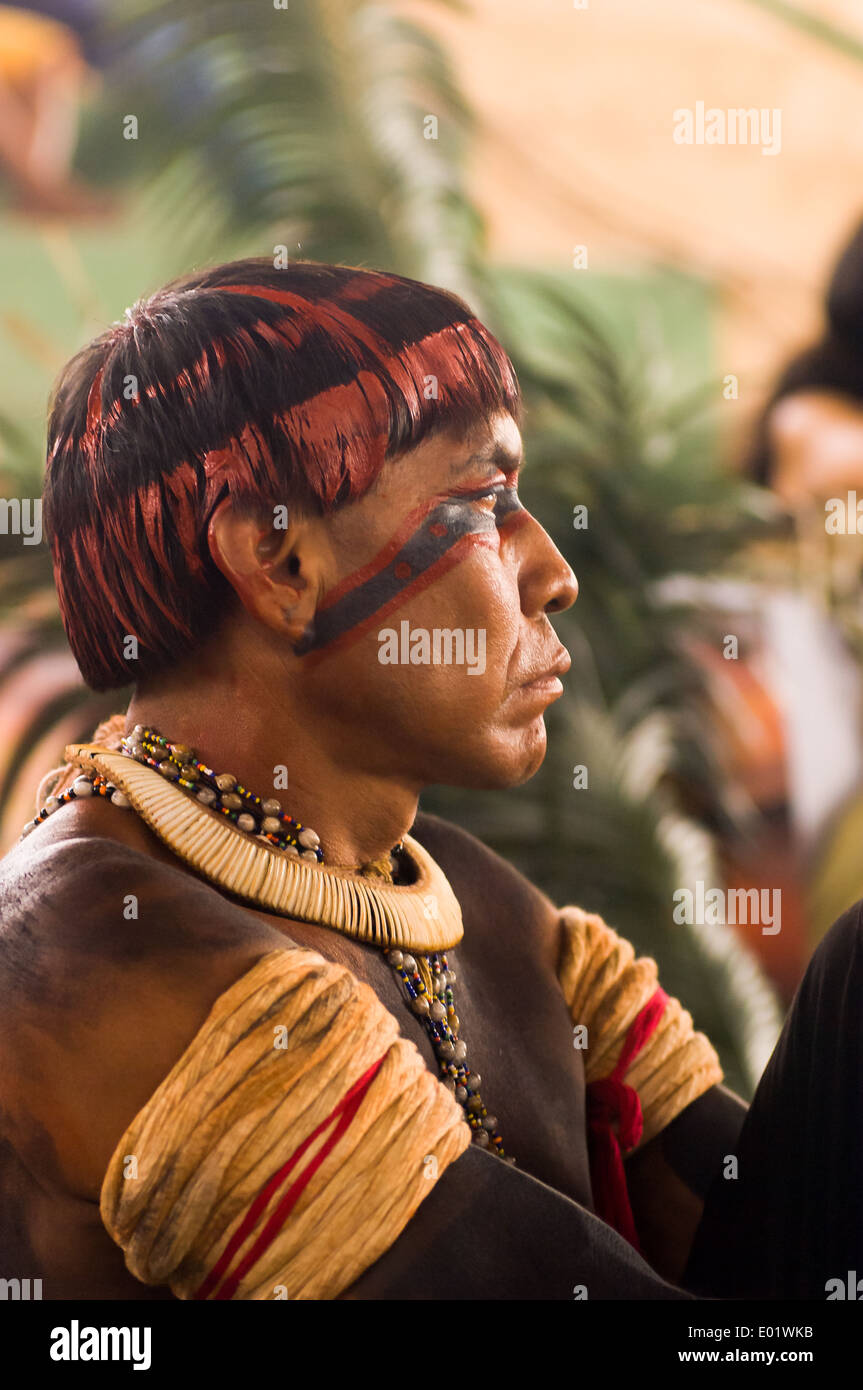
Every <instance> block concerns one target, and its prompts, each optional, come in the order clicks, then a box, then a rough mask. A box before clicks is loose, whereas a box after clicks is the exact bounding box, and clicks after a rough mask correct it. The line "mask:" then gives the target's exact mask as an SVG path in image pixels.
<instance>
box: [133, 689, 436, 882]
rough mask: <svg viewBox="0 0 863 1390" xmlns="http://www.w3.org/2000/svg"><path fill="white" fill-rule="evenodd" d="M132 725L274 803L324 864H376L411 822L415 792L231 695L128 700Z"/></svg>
mask: <svg viewBox="0 0 863 1390" xmlns="http://www.w3.org/2000/svg"><path fill="white" fill-rule="evenodd" d="M136 724H143V725H144V726H145V727H146V728H150V729H154V730H156V731H157V732H158V733H160V734H162V735H163V736H164V737H165V738H167V739H170V740H171V742H172V743H181V744H186V745H187V746H188V747H191V748H192V749H194V751H195V753H196V755H197V756H198V757H199V758H200V759H201V760H202V761H203V762H205V763H207V764H208V766H210V767H211V768H212V769H213V770H214V772H216V773H222V772H230V773H233V774H234V776H235V777H236V778H237V779H238V781H239V782H241V783H242V784H243V785H244V786H245V787H247V788H248V789H249V790H250V791H252V792H255V793H256V794H257V795H258V796H260V797H261V798H262V799H264V800H266V799H267V798H268V797H275V798H277V799H278V800H279V801H280V802H281V804H282V809H283V810H284V811H287V813H288V814H289V815H291V816H293V817H294V819H295V820H297V821H300V822H301V823H302V824H303V825H304V826H309V827H311V829H313V830H315V831H316V832H317V834H318V835H319V836H320V838H321V847H322V849H323V853H324V862H325V863H328V864H333V865H343V866H346V867H350V868H355V867H357V866H358V865H360V864H365V863H368V862H369V861H370V860H376V859H381V858H382V857H385V856H386V855H387V854H388V853H389V851H390V850H391V849H392V848H393V846H394V845H396V844H397V843H398V841H399V840H401V839H402V837H403V836H404V835H405V834H406V833H407V832H408V831H409V830H410V827H411V825H412V824H413V821H414V817H415V815H416V811H417V804H418V799H419V795H418V790H417V789H416V788H411V787H408V786H407V785H400V784H399V783H397V782H394V781H393V779H392V778H389V777H385V776H380V775H375V774H374V773H372V772H369V771H368V770H366V769H364V768H363V766H362V763H361V761H360V760H359V758H357V760H355V761H352V762H351V763H350V764H347V763H346V761H345V759H344V758H343V757H341V756H338V757H336V756H333V755H332V754H330V753H329V751H328V750H327V749H326V748H325V747H323V746H321V744H320V742H319V741H317V742H316V741H315V740H314V739H313V737H311V736H310V732H309V731H308V730H307V729H306V728H304V727H303V724H302V722H294V721H290V720H288V721H285V720H284V719H283V718H282V719H280V718H279V717H278V715H277V714H274V713H273V711H272V710H269V711H266V712H264V711H260V710H257V709H253V708H251V706H250V702H248V701H243V702H241V703H238V702H237V700H236V698H235V697H233V696H231V694H230V692H219V691H212V692H210V693H208V695H207V697H206V699H205V700H204V701H198V700H195V699H193V698H191V697H188V696H187V697H185V698H184V697H183V696H182V695H180V694H168V693H160V694H147V695H143V694H139V695H135V696H134V697H133V699H132V702H131V704H130V705H129V709H128V711H127V715H126V726H125V732H126V733H131V731H132V729H133V728H134V727H135V725H136ZM283 724H284V727H282V726H283ZM279 768H284V769H285V770H286V772H287V784H288V785H287V787H286V788H284V787H282V786H279V785H278V784H277V783H278V781H279V778H278V775H277V769H279ZM281 780H284V778H282V779H281Z"/></svg>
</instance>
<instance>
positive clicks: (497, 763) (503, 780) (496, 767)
mask: <svg viewBox="0 0 863 1390" xmlns="http://www.w3.org/2000/svg"><path fill="white" fill-rule="evenodd" d="M537 722H538V724H539V729H538V730H537V731H536V733H535V735H534V736H533V737H531V738H530V740H529V741H528V740H524V741H522V742H521V743H519V744H518V745H517V746H516V747H512V746H510V745H507V746H506V747H504V748H502V749H498V750H496V752H490V751H489V750H487V749H484V750H483V751H482V753H481V754H480V755H479V756H478V757H477V758H476V759H475V760H474V759H472V758H470V757H464V758H462V759H461V760H460V762H459V765H458V768H457V769H455V768H453V769H452V770H451V775H450V777H449V778H447V779H446V784H447V785H448V786H451V787H467V788H470V789H471V790H472V791H484V792H493V791H506V790H507V789H508V788H510V787H520V786H522V784H523V783H524V782H529V781H530V779H531V777H533V776H535V775H536V773H537V772H538V771H539V769H540V768H541V767H542V764H543V762H544V761H545V754H546V748H547V741H546V733H545V724H544V723H543V721H542V719H540V720H538V721H537ZM441 781H443V779H441Z"/></svg>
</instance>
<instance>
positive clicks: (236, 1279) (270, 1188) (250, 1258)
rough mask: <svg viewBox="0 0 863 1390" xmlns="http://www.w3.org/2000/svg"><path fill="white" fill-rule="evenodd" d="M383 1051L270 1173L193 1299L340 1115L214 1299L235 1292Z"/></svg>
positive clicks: (339, 1131) (222, 1270)
mask: <svg viewBox="0 0 863 1390" xmlns="http://www.w3.org/2000/svg"><path fill="white" fill-rule="evenodd" d="M386 1055H387V1054H386V1053H384V1054H383V1056H382V1057H379V1058H378V1060H377V1061H376V1062H373V1063H372V1065H371V1066H370V1067H369V1068H368V1070H367V1071H365V1072H363V1074H362V1076H360V1077H358V1079H357V1080H356V1081H355V1082H354V1084H353V1086H351V1088H350V1090H349V1091H347V1092H346V1094H345V1095H344V1096H343V1097H342V1099H341V1100H340V1101H339V1103H338V1104H337V1105H336V1106H335V1107H334V1109H333V1110H331V1111H330V1113H329V1115H328V1116H327V1117H326V1119H325V1120H323V1121H322V1122H321V1123H320V1124H319V1125H318V1126H317V1128H316V1129H315V1130H313V1131H312V1133H311V1134H310V1135H309V1136H308V1137H307V1138H306V1139H304V1140H303V1143H302V1144H301V1145H300V1147H299V1148H298V1149H296V1150H295V1151H294V1153H293V1154H292V1155H291V1157H290V1158H289V1159H288V1160H287V1162H286V1163H284V1164H283V1165H282V1167H281V1168H279V1169H278V1171H277V1172H276V1173H274V1174H273V1176H272V1177H271V1178H270V1180H269V1182H268V1183H267V1184H266V1185H265V1186H264V1188H263V1189H262V1190H261V1191H260V1192H259V1193H258V1196H257V1197H256V1198H255V1200H254V1202H253V1203H252V1205H251V1207H250V1208H249V1210H248V1211H247V1213H246V1215H245V1217H244V1218H243V1220H242V1221H241V1222H240V1225H239V1226H238V1227H237V1229H236V1231H235V1232H234V1234H233V1235H232V1237H231V1239H230V1240H229V1241H228V1244H227V1245H226V1246H225V1249H224V1250H223V1251H222V1254H221V1255H220V1256H219V1259H218V1260H217V1261H216V1264H215V1265H214V1266H213V1269H212V1270H211V1271H210V1273H209V1274H208V1275H207V1277H206V1279H205V1280H204V1282H203V1283H202V1284H201V1285H200V1287H199V1288H198V1289H197V1291H196V1292H195V1294H194V1295H193V1297H194V1298H195V1299H196V1300H200V1299H205V1298H208V1297H209V1295H210V1293H211V1292H212V1291H213V1289H215V1288H216V1286H217V1285H218V1284H219V1282H220V1281H221V1280H222V1278H223V1276H224V1275H225V1274H226V1271H227V1270H228V1268H229V1266H230V1264H231V1261H232V1260H233V1258H234V1256H235V1255H236V1254H237V1253H238V1252H239V1250H240V1249H241V1247H242V1246H243V1245H244V1244H245V1242H246V1241H247V1240H248V1238H249V1236H250V1235H251V1234H252V1232H253V1231H254V1229H255V1226H256V1225H257V1223H258V1220H259V1218H260V1217H261V1216H262V1215H263V1213H264V1211H265V1210H266V1208H267V1206H268V1205H269V1203H270V1201H271V1199H272V1198H273V1196H274V1195H275V1193H276V1192H277V1191H278V1189H279V1188H280V1187H281V1186H282V1184H283V1182H284V1181H285V1178H286V1177H288V1176H289V1174H290V1173H291V1171H292V1169H293V1168H294V1167H296V1165H297V1163H298V1162H299V1160H300V1159H301V1158H302V1156H303V1154H304V1153H305V1152H306V1150H307V1149H308V1148H309V1146H310V1145H311V1144H312V1143H313V1142H314V1140H315V1139H317V1138H318V1137H319V1136H320V1135H321V1134H323V1133H324V1132H325V1131H326V1130H327V1129H328V1127H329V1126H330V1125H331V1124H332V1122H333V1120H334V1119H336V1118H337V1117H340V1119H339V1123H338V1124H337V1126H336V1128H335V1129H334V1130H333V1133H332V1134H331V1135H330V1136H329V1138H328V1139H327V1140H326V1142H325V1143H324V1144H323V1145H322V1146H321V1148H320V1149H319V1150H318V1152H317V1153H316V1154H315V1156H314V1158H313V1159H312V1160H311V1162H310V1163H308V1164H307V1165H306V1168H305V1169H304V1170H303V1172H302V1173H301V1174H300V1175H299V1177H298V1178H297V1179H296V1181H295V1182H294V1183H293V1184H292V1185H291V1187H289V1188H288V1191H287V1192H286V1193H285V1194H284V1196H283V1197H282V1199H281V1201H280V1202H279V1203H278V1205H277V1206H276V1208H275V1210H274V1211H273V1213H272V1215H271V1216H270V1218H269V1220H268V1221H267V1223H266V1225H265V1226H264V1229H263V1230H262V1231H261V1233H260V1235H259V1236H258V1238H257V1240H256V1241H255V1243H254V1244H253V1245H252V1247H251V1249H250V1250H249V1251H248V1252H247V1253H246V1254H245V1255H244V1256H243V1258H242V1260H241V1261H240V1263H239V1265H238V1266H237V1267H236V1269H235V1270H234V1271H233V1273H232V1274H230V1275H229V1276H228V1277H227V1279H225V1282H224V1283H223V1284H222V1287H221V1288H220V1289H219V1290H218V1292H217V1293H216V1300H218V1301H223V1300H227V1299H230V1298H232V1297H233V1295H234V1293H235V1292H236V1290H237V1287H238V1286H239V1284H240V1281H241V1280H242V1279H243V1278H244V1277H245V1275H246V1274H247V1273H248V1271H249V1270H250V1269H251V1268H252V1267H253V1265H254V1264H255V1263H256V1262H257V1260H259V1259H260V1257H261V1255H262V1254H263V1253H264V1252H265V1250H267V1249H268V1248H269V1246H270V1245H271V1244H272V1242H273V1241H274V1239H275V1238H276V1236H277V1235H278V1233H279V1231H280V1230H281V1229H282V1227H283V1226H284V1224H285V1221H286V1220H287V1218H288V1216H289V1215H290V1213H291V1211H292V1210H293V1208H294V1207H295V1206H296V1203H297V1201H298V1199H299V1197H300V1196H301V1194H302V1192H303V1190H304V1189H305V1187H306V1186H307V1185H308V1183H309V1182H310V1180H311V1178H312V1177H313V1176H314V1174H315V1173H316V1172H317V1170H318V1168H319V1167H320V1166H321V1164H322V1163H323V1161H324V1159H325V1158H326V1157H327V1155H328V1154H329V1153H330V1152H331V1150H332V1149H333V1148H334V1147H335V1145H336V1144H337V1143H338V1141H339V1139H341V1137H342V1135H343V1134H344V1133H345V1132H346V1131H347V1130H348V1128H349V1127H350V1125H351V1124H352V1123H353V1120H354V1117H355V1116H356V1113H357V1111H358V1110H359V1108H360V1105H361V1104H362V1102H363V1098H364V1097H365V1094H366V1092H367V1091H368V1089H369V1086H370V1085H371V1083H372V1081H373V1080H374V1078H375V1076H376V1075H377V1073H378V1071H379V1070H380V1068H381V1067H382V1065H383V1063H384V1061H385V1059H386Z"/></svg>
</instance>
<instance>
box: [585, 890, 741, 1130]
mask: <svg viewBox="0 0 863 1390" xmlns="http://www.w3.org/2000/svg"><path fill="white" fill-rule="evenodd" d="M561 925H562V929H563V932H562V935H563V941H562V951H561V958H560V964H559V967H558V978H559V980H560V984H561V988H562V990H563V994H564V998H565V999H566V1003H567V1007H568V1008H569V1012H570V1017H571V1019H572V1022H573V1024H585V1025H586V1027H587V1047H586V1049H585V1051H584V1065H585V1079H586V1081H587V1083H588V1085H589V1084H590V1083H591V1082H593V1081H599V1080H601V1079H602V1078H604V1077H607V1076H609V1075H610V1074H611V1073H612V1071H613V1070H614V1068H615V1066H616V1064H617V1062H618V1060H619V1059H620V1057H621V1054H622V1051H623V1047H624V1042H625V1039H626V1034H627V1032H628V1030H629V1028H630V1026H631V1025H632V1023H633V1021H634V1020H635V1018H636V1016H637V1015H638V1014H639V1013H640V1012H641V1011H642V1010H643V1009H644V1007H645V1005H647V1003H648V1001H649V1000H651V999H652V998H653V997H654V996H655V995H656V991H657V989H658V988H659V982H658V977H657V966H656V961H654V960H652V959H651V958H650V957H649V956H640V957H639V958H638V959H636V957H635V952H634V950H633V948H632V946H631V945H630V943H629V942H628V941H625V940H624V939H623V938H622V937H620V936H618V934H617V932H615V931H613V930H612V929H611V927H608V926H606V924H605V922H604V921H603V920H602V918H601V917H599V916H598V915H597V914H596V913H590V912H583V911H582V909H581V908H578V907H565V908H563V909H562V911H561ZM723 1076H724V1073H723V1071H722V1068H721V1066H720V1065H719V1058H718V1056H717V1054H716V1051H715V1049H714V1047H713V1045H712V1043H711V1042H710V1040H709V1039H708V1038H707V1037H706V1036H705V1034H704V1033H697V1032H696V1031H695V1030H694V1028H693V1026H692V1016H691V1015H690V1014H689V1013H687V1011H686V1010H685V1009H684V1008H682V1006H681V1005H680V1003H679V1002H678V1000H677V999H673V998H670V997H669V998H667V1000H666V1003H665V1007H664V1009H663V1011H662V1015H661V1018H660V1020H659V1023H658V1026H656V1028H655V1030H654V1031H653V1032H652V1033H651V1035H650V1037H649V1038H648V1039H647V1041H646V1042H645V1043H644V1045H643V1046H642V1047H641V1049H640V1050H639V1051H638V1052H637V1053H636V1055H635V1057H634V1058H633V1059H632V1061H631V1062H630V1064H629V1066H628V1067H627V1068H626V1070H625V1072H624V1074H623V1076H622V1078H620V1079H621V1080H622V1081H623V1082H624V1083H625V1084H626V1085H627V1086H631V1087H632V1088H633V1089H634V1090H635V1091H636V1092H637V1094H638V1099H639V1101H640V1104H641V1112H642V1117H643V1129H642V1132H641V1137H640V1139H639V1141H638V1143H637V1144H636V1145H635V1148H639V1147H641V1146H642V1145H643V1144H646V1143H648V1142H649V1141H650V1140H651V1139H653V1138H654V1137H655V1135H657V1134H659V1132H660V1131H661V1130H663V1129H664V1128H665V1127H666V1125H668V1124H670V1123H671V1121H672V1120H673V1119H674V1118H675V1116H677V1115H679V1114H680V1112H681V1110H684V1109H685V1108H686V1106H687V1105H689V1104H691V1102H692V1101H694V1100H696V1099H697V1098H698V1096H700V1095H702V1094H703V1093H704V1092H705V1091H707V1090H709V1089H710V1087H711V1086H715V1085H717V1084H718V1083H719V1082H720V1081H722V1079H723Z"/></svg>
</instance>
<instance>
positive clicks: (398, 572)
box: [394, 560, 411, 579]
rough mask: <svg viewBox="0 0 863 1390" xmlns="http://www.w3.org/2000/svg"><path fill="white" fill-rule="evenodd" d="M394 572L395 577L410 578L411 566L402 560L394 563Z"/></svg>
mask: <svg viewBox="0 0 863 1390" xmlns="http://www.w3.org/2000/svg"><path fill="white" fill-rule="evenodd" d="M394 573H395V577H396V579H410V577H411V567H410V565H408V564H406V563H405V561H404V560H402V561H401V563H400V564H398V565H396V567H395V570H394Z"/></svg>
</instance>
